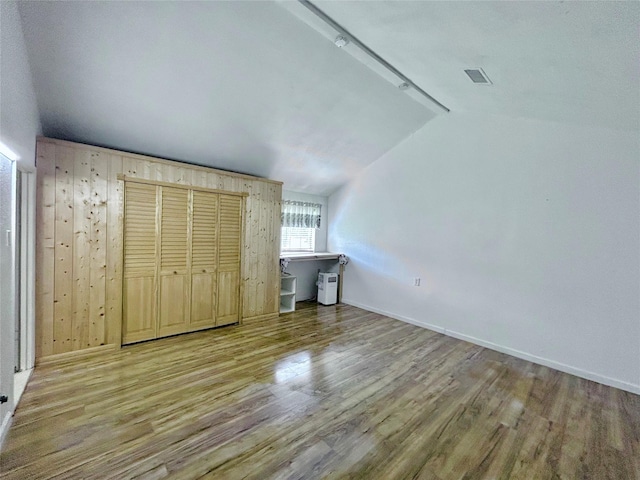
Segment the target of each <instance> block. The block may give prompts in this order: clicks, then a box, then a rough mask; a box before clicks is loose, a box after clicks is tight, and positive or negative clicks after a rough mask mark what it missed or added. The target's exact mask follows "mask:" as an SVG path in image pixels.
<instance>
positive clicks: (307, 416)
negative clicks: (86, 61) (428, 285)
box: [0, 303, 640, 480]
mask: <svg viewBox="0 0 640 480" xmlns="http://www.w3.org/2000/svg"><path fill="white" fill-rule="evenodd" d="M0 475H1V476H2V478H3V479H6V480H13V479H25V478H30V479H46V478H59V479H77V478H82V479H107V478H109V479H131V478H158V479H162V478H178V479H185V480H188V479H196V478H215V479H241V478H248V479H261V480H262V479H276V478H277V479H281V478H282V479H284V478H304V479H325V478H341V479H342V478H354V479H355V478H358V479H382V480H392V479H414V478H415V479H432V480H449V479H463V478H464V479H493V478H498V479H527V480H528V479H577V478H579V479H597V480H607V479H611V480H623V479H624V480H632V479H638V478H640V397H639V396H637V395H634V394H631V393H628V392H624V391H621V390H617V389H615V388H611V387H607V386H603V385H600V384H597V383H594V382H590V381H588V380H584V379H581V378H578V377H574V376H571V375H568V374H565V373H561V372H558V371H555V370H552V369H549V368H547V367H543V366H539V365H535V364H532V363H530V362H527V361H524V360H521V359H517V358H514V357H510V356H508V355H504V354H501V353H497V352H494V351H491V350H488V349H484V348H482V347H479V346H476V345H473V344H470V343H466V342H463V341H460V340H456V339H453V338H450V337H446V336H443V335H440V334H438V333H435V332H432V331H429V330H425V329H421V328H419V327H416V326H413V325H409V324H406V323H402V322H399V321H396V320H392V319H390V318H387V317H384V316H381V315H378V314H375V313H370V312H366V311H364V310H360V309H357V308H355V307H350V306H348V305H336V306H328V307H325V306H319V305H317V304H308V303H307V304H298V308H297V310H296V312H294V313H291V314H287V315H283V316H280V317H279V318H276V319H273V320H271V321H263V322H247V323H246V324H242V325H238V326H234V327H229V328H225V329H220V330H208V331H204V332H198V333H193V334H189V335H182V336H179V337H171V338H166V339H162V340H158V341H155V342H150V343H144V344H137V345H133V346H129V347H125V348H123V349H121V350H116V351H115V353H110V354H105V353H95V354H93V355H86V356H82V358H81V359H73V358H66V359H65V358H63V359H61V360H59V361H57V362H55V363H53V362H52V363H47V364H46V365H42V366H38V367H36V370H35V372H34V374H33V376H32V379H31V381H30V383H29V385H28V386H27V389H26V392H25V394H24V396H23V397H22V400H21V402H20V405H19V406H18V409H17V411H16V415H15V418H14V422H13V426H12V427H11V429H10V431H9V433H8V437H7V439H6V441H5V445H4V448H3V451H2V452H1V453H0Z"/></svg>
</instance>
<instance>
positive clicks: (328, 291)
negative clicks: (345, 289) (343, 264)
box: [318, 273, 338, 305]
mask: <svg viewBox="0 0 640 480" xmlns="http://www.w3.org/2000/svg"><path fill="white" fill-rule="evenodd" d="M337 302H338V274H337V273H319V274H318V303H321V304H323V305H335V304H336V303H337Z"/></svg>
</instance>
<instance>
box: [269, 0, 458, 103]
mask: <svg viewBox="0 0 640 480" xmlns="http://www.w3.org/2000/svg"><path fill="white" fill-rule="evenodd" d="M281 4H282V6H283V7H285V8H286V9H288V10H289V11H291V12H292V13H293V14H294V15H296V16H297V17H299V18H300V19H302V20H303V21H304V22H305V23H307V24H308V25H310V26H311V27H312V28H314V29H316V30H317V31H319V32H321V33H322V34H323V35H324V36H325V37H328V38H330V39H331V40H333V42H334V43H335V44H336V46H338V47H340V48H344V50H345V51H346V52H348V53H349V54H350V55H351V56H353V57H355V58H356V59H357V60H358V61H360V62H361V63H363V64H364V65H366V66H367V67H369V68H370V69H371V70H373V71H374V72H376V73H377V74H378V75H380V76H381V77H382V78H384V79H385V80H387V81H389V82H391V83H392V84H393V85H394V86H396V87H397V88H398V89H400V90H402V91H404V92H405V93H406V94H407V95H409V96H410V97H411V98H413V99H414V100H415V101H417V102H418V103H420V104H422V105H424V106H426V107H427V108H429V109H430V110H432V111H434V112H437V113H442V112H449V109H448V108H447V107H446V106H444V105H443V104H442V103H440V102H439V101H438V100H436V99H435V98H433V97H432V96H431V95H429V94H428V93H427V92H425V91H424V90H423V89H422V88H420V87H419V86H418V85H416V84H415V83H414V82H413V81H411V79H409V78H408V77H407V76H406V75H404V74H403V73H402V72H400V71H399V70H398V69H397V68H395V67H394V66H393V65H391V64H390V63H389V62H387V61H386V60H385V59H384V58H382V57H381V56H380V55H378V54H377V53H376V52H374V51H373V50H371V49H370V48H369V47H368V46H366V45H365V44H364V43H362V42H361V41H360V40H359V39H358V38H357V37H356V36H354V35H353V34H352V33H351V32H349V31H348V30H347V29H346V28H344V27H343V26H342V25H340V24H339V23H338V22H336V21H335V20H334V19H333V18H331V17H330V16H329V15H327V14H326V13H324V11H322V10H321V9H320V8H318V7H316V6H315V5H314V4H313V3H311V2H310V1H309V0H298V2H289V1H283V2H282V3H281ZM300 7H304V8H300ZM309 13H311V14H313V15H309ZM336 34H337V37H334V35H336ZM345 47H346V48H345Z"/></svg>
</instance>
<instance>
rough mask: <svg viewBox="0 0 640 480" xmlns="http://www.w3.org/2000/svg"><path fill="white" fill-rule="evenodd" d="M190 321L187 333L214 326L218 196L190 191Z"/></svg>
mask: <svg viewBox="0 0 640 480" xmlns="http://www.w3.org/2000/svg"><path fill="white" fill-rule="evenodd" d="M192 206H193V207H192V218H193V220H192V234H191V242H192V244H191V245H192V246H191V321H190V323H189V330H199V329H201V328H209V327H215V326H216V293H217V288H216V284H217V268H216V265H217V263H218V257H217V255H218V195H217V194H215V193H208V192H200V191H197V190H194V191H193V198H192Z"/></svg>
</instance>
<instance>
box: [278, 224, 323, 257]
mask: <svg viewBox="0 0 640 480" xmlns="http://www.w3.org/2000/svg"><path fill="white" fill-rule="evenodd" d="M315 244H316V229H315V228H309V227H282V240H281V242H280V251H281V252H313V251H314V250H315Z"/></svg>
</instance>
